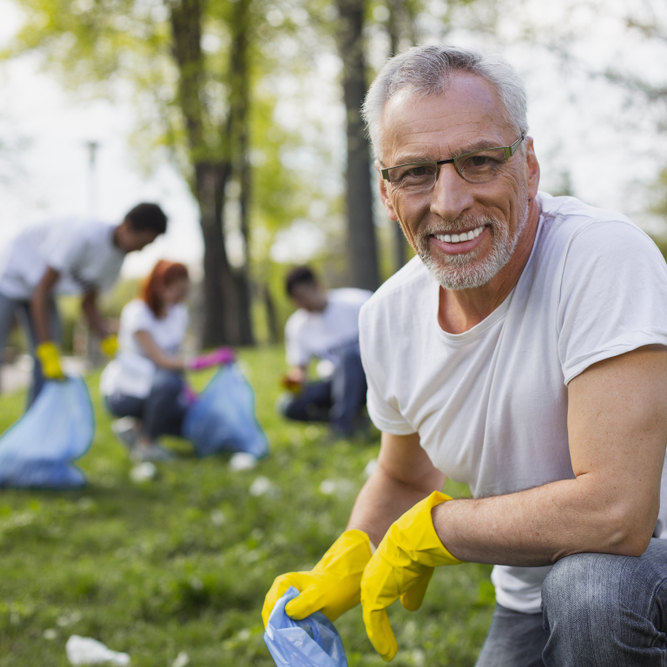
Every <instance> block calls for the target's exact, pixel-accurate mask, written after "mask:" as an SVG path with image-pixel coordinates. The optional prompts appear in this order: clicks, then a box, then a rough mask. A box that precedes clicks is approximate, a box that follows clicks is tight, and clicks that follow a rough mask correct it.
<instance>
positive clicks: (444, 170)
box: [431, 162, 474, 219]
mask: <svg viewBox="0 0 667 667" xmlns="http://www.w3.org/2000/svg"><path fill="white" fill-rule="evenodd" d="M473 202H474V197H473V186H472V185H471V184H470V183H468V182H467V181H465V180H463V177H462V176H461V175H460V174H459V172H458V171H456V167H455V166H454V165H453V164H452V163H451V162H449V163H447V164H443V165H440V168H439V169H438V174H437V176H436V180H435V185H434V186H433V190H432V191H431V211H432V212H433V213H435V214H436V215H438V216H440V217H441V218H445V219H451V218H456V217H458V216H459V215H461V213H463V212H465V211H466V210H467V209H469V208H470V207H471V206H472V204H473Z"/></svg>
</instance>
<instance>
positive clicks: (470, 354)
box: [263, 46, 667, 667]
mask: <svg viewBox="0 0 667 667" xmlns="http://www.w3.org/2000/svg"><path fill="white" fill-rule="evenodd" d="M364 113H365V118H366V122H367V125H368V129H369V132H370V136H371V139H372V142H373V147H374V151H375V156H376V168H377V171H378V177H379V179H378V180H379V187H380V195H381V198H382V201H383V203H384V206H385V208H386V210H387V212H388V214H389V216H390V217H391V218H392V219H393V220H395V221H397V222H398V223H399V224H400V225H401V227H402V229H403V231H404V233H405V235H406V237H407V239H408V240H409V242H410V243H411V245H412V247H413V248H414V249H415V251H416V253H417V255H418V256H417V257H415V258H414V259H412V260H411V261H410V262H408V264H407V265H406V266H405V267H404V268H403V269H401V270H400V271H399V272H398V273H397V274H395V275H394V276H393V277H392V278H390V279H389V280H388V281H387V282H386V283H385V284H384V285H383V286H382V287H381V288H380V289H379V290H378V291H377V292H376V293H375V294H374V296H373V297H372V298H371V299H370V300H369V301H368V303H367V304H366V305H365V306H364V307H363V309H362V311H361V316H360V342H361V353H362V358H363V362H364V368H365V370H366V376H367V380H368V410H369V414H370V416H371V418H372V420H373V422H374V423H375V425H376V426H377V427H378V428H379V429H380V430H381V431H382V444H381V449H380V455H379V462H378V466H377V468H376V470H375V471H374V472H373V474H372V475H371V476H370V478H369V479H368V481H367V482H366V484H365V485H364V487H363V489H362V490H361V492H360V494H359V496H358V497H357V500H356V503H355V505H354V508H353V510H352V514H351V517H350V520H349V523H348V527H347V530H346V531H345V532H344V533H343V535H342V536H341V537H340V538H339V539H338V540H337V541H336V542H335V543H334V545H333V546H332V547H331V549H330V550H329V551H328V552H327V554H325V556H324V558H323V559H322V560H321V561H320V563H318V565H316V566H315V568H314V570H312V571H309V572H294V573H289V574H286V575H282V576H280V577H278V578H277V579H276V581H275V582H274V585H273V586H272V588H271V590H270V591H269V593H268V595H267V597H266V600H265V605H264V609H263V617H264V620H265V622H266V619H267V618H268V614H269V612H270V610H271V609H272V607H273V606H274V604H275V603H276V600H277V599H278V598H279V597H280V596H281V595H282V594H283V593H284V592H285V590H286V589H287V588H288V587H289V586H290V585H294V586H295V587H296V588H297V589H298V590H299V591H300V595H299V596H298V597H296V598H295V599H294V600H292V601H290V602H289V603H288V604H287V606H286V611H287V613H288V614H289V615H291V616H292V617H293V618H295V619H299V618H303V617H305V616H307V615H309V614H311V613H312V612H314V611H317V610H321V611H323V612H324V613H325V614H326V615H327V616H328V617H329V618H330V619H332V620H333V619H335V618H336V617H337V616H338V615H340V614H341V613H343V612H344V611H346V610H347V609H350V608H351V607H353V606H355V605H356V604H357V603H359V601H361V605H362V612H363V618H364V622H365V625H366V630H367V633H368V636H369V638H370V640H371V642H372V644H373V646H374V647H375V649H376V650H377V651H378V652H379V653H380V654H381V655H382V657H383V658H385V659H386V660H390V659H391V658H393V656H394V655H395V654H396V652H397V649H398V647H397V643H396V640H395V638H394V635H393V632H392V629H391V627H390V624H389V621H388V618H387V614H386V608H387V607H388V606H389V605H390V604H392V603H393V602H394V601H395V600H397V599H399V598H400V600H401V602H402V604H403V606H404V607H405V608H406V609H409V610H415V609H417V608H418V607H419V606H420V604H421V601H422V598H423V596H424V594H425V591H426V589H427V586H428V582H429V579H430V577H431V575H432V573H433V569H434V567H436V566H440V565H455V564H459V563H462V562H466V561H472V562H479V563H492V564H494V565H495V567H494V570H493V575H492V579H493V583H494V584H495V589H496V602H497V606H496V609H495V613H494V616H493V620H492V623H491V627H490V630H489V634H488V637H487V639H486V642H485V645H484V647H483V648H482V651H481V654H480V656H479V658H478V663H477V664H478V666H480V667H481V666H483V667H488V666H490V665H500V666H510V665H512V666H514V665H522V666H528V665H550V666H554V667H562V666H563V665H568V666H570V667H572V666H581V667H590V666H592V665H599V666H603V665H604V666H607V665H624V666H626V667H628V666H637V667H639V666H640V665H641V666H642V667H646V666H647V665H656V666H657V665H664V664H665V661H666V660H667V641H666V640H665V637H666V636H667V616H666V615H665V614H664V610H665V609H666V608H667V586H665V581H667V539H665V538H667V475H665V472H664V470H665V469H664V457H665V444H666V443H667V308H665V304H667V267H666V265H665V260H664V259H663V257H662V256H661V254H660V252H659V251H658V249H657V247H656V246H655V244H654V243H653V242H652V241H651V240H650V238H649V237H648V236H647V235H646V234H644V233H643V232H642V231H641V230H640V229H639V228H638V227H636V226H635V225H634V224H633V223H631V222H630V221H629V220H628V219H626V218H625V217H623V216H622V215H619V214H617V213H613V212H610V211H606V210H602V209H598V208H593V207H590V206H587V205H586V204H584V203H582V202H580V201H579V200H577V199H575V198H572V197H551V196H549V195H547V194H545V193H542V192H539V191H538V185H539V177H540V168H539V163H538V160H537V156H536V153H535V147H534V145H533V140H532V138H531V137H530V136H529V135H528V126H527V121H526V102H525V93H524V90H523V86H522V84H521V82H520V80H519V79H518V77H517V75H516V73H515V72H514V71H513V70H512V69H511V68H510V67H509V66H508V65H506V64H505V63H503V62H500V61H497V60H491V59H487V58H484V57H482V56H480V55H478V54H476V53H473V52H469V51H465V50H461V49H457V48H453V47H442V48H440V47H436V46H430V47H423V48H414V49H411V50H409V51H407V52H405V53H403V54H400V55H398V56H396V57H395V58H393V59H391V60H390V61H389V62H388V63H387V64H386V65H385V67H384V68H383V69H382V71H381V72H380V74H379V75H378V77H377V79H376V80H375V82H374V83H373V85H372V86H371V88H370V90H369V92H368V95H367V98H366V102H365V105H364ZM446 475H447V476H450V477H452V478H453V479H456V480H458V481H463V482H466V483H467V484H468V485H469V486H470V489H471V491H472V494H473V498H472V499H452V498H450V497H449V496H447V495H445V494H443V493H441V489H442V486H443V483H444V480H445V476H446ZM661 500H662V502H661ZM372 545H377V549H374V548H373V546H372Z"/></svg>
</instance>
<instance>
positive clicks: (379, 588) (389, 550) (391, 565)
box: [361, 491, 462, 660]
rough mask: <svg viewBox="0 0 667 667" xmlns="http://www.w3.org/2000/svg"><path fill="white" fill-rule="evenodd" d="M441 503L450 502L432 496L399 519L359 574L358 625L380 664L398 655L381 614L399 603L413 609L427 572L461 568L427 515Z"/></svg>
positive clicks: (423, 589)
mask: <svg viewBox="0 0 667 667" xmlns="http://www.w3.org/2000/svg"><path fill="white" fill-rule="evenodd" d="M446 500H451V498H450V497H449V496H446V495H445V494H444V493H440V492H439V491H434V492H433V493H432V494H431V495H430V496H429V497H428V498H424V500H422V501H420V502H418V503H417V504H416V505H415V506H414V507H412V508H410V509H409V510H408V511H407V512H405V514H403V515H402V516H401V517H399V518H398V519H397V520H396V521H395V522H394V523H393V524H392V525H391V526H390V527H389V530H388V531H387V533H386V534H385V536H384V538H382V542H380V546H379V547H378V548H377V550H376V552H375V553H374V554H373V557H372V558H371V560H370V562H369V563H368V565H367V566H366V569H365V570H364V575H363V578H362V580H361V605H362V607H363V616H364V625H365V626H366V634H367V635H368V638H369V639H370V640H371V643H372V644H373V647H374V648H375V650H376V651H377V652H378V653H379V654H380V655H381V656H382V657H383V658H384V660H391V659H392V658H393V657H394V656H395V655H396V651H397V650H398V645H397V644H396V638H395V637H394V633H393V631H392V629H391V625H390V624H389V618H388V617H387V612H386V608H387V607H388V606H389V605H390V604H392V603H393V602H395V601H396V600H397V599H398V598H400V599H401V604H402V605H403V606H404V607H405V608H406V609H409V610H410V611H415V610H416V609H419V607H420V605H421V603H422V600H423V599H424V594H425V593H426V588H427V586H428V583H429V581H430V580H431V575H432V574H433V568H434V567H435V566H437V565H457V564H458V563H461V562H462V561H460V560H458V558H455V557H454V556H452V554H450V553H449V551H447V549H445V547H444V545H443V544H442V542H441V541H440V538H439V537H438V534H437V533H436V532H435V528H434V527H433V518H432V516H431V510H432V509H433V507H435V506H436V505H439V504H440V503H442V502H445V501H446Z"/></svg>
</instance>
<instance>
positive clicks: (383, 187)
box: [374, 160, 398, 222]
mask: <svg viewBox="0 0 667 667" xmlns="http://www.w3.org/2000/svg"><path fill="white" fill-rule="evenodd" d="M374 164H375V169H376V171H377V173H378V179H379V180H378V187H379V189H380V199H381V200H382V203H383V204H384V208H385V210H386V211H387V214H388V215H389V217H390V218H391V219H392V220H393V221H394V222H397V221H398V214H397V213H396V209H395V208H394V205H393V204H392V202H391V199H390V197H389V193H388V192H387V181H386V180H385V179H384V178H382V174H381V173H380V168H381V167H380V163H379V162H378V161H377V160H375V163H374Z"/></svg>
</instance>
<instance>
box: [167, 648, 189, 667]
mask: <svg viewBox="0 0 667 667" xmlns="http://www.w3.org/2000/svg"><path fill="white" fill-rule="evenodd" d="M189 664H190V656H189V655H188V654H187V653H186V652H185V651H181V652H180V653H179V654H178V655H177V656H176V659H175V660H174V662H172V663H171V667H187V665H189Z"/></svg>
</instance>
